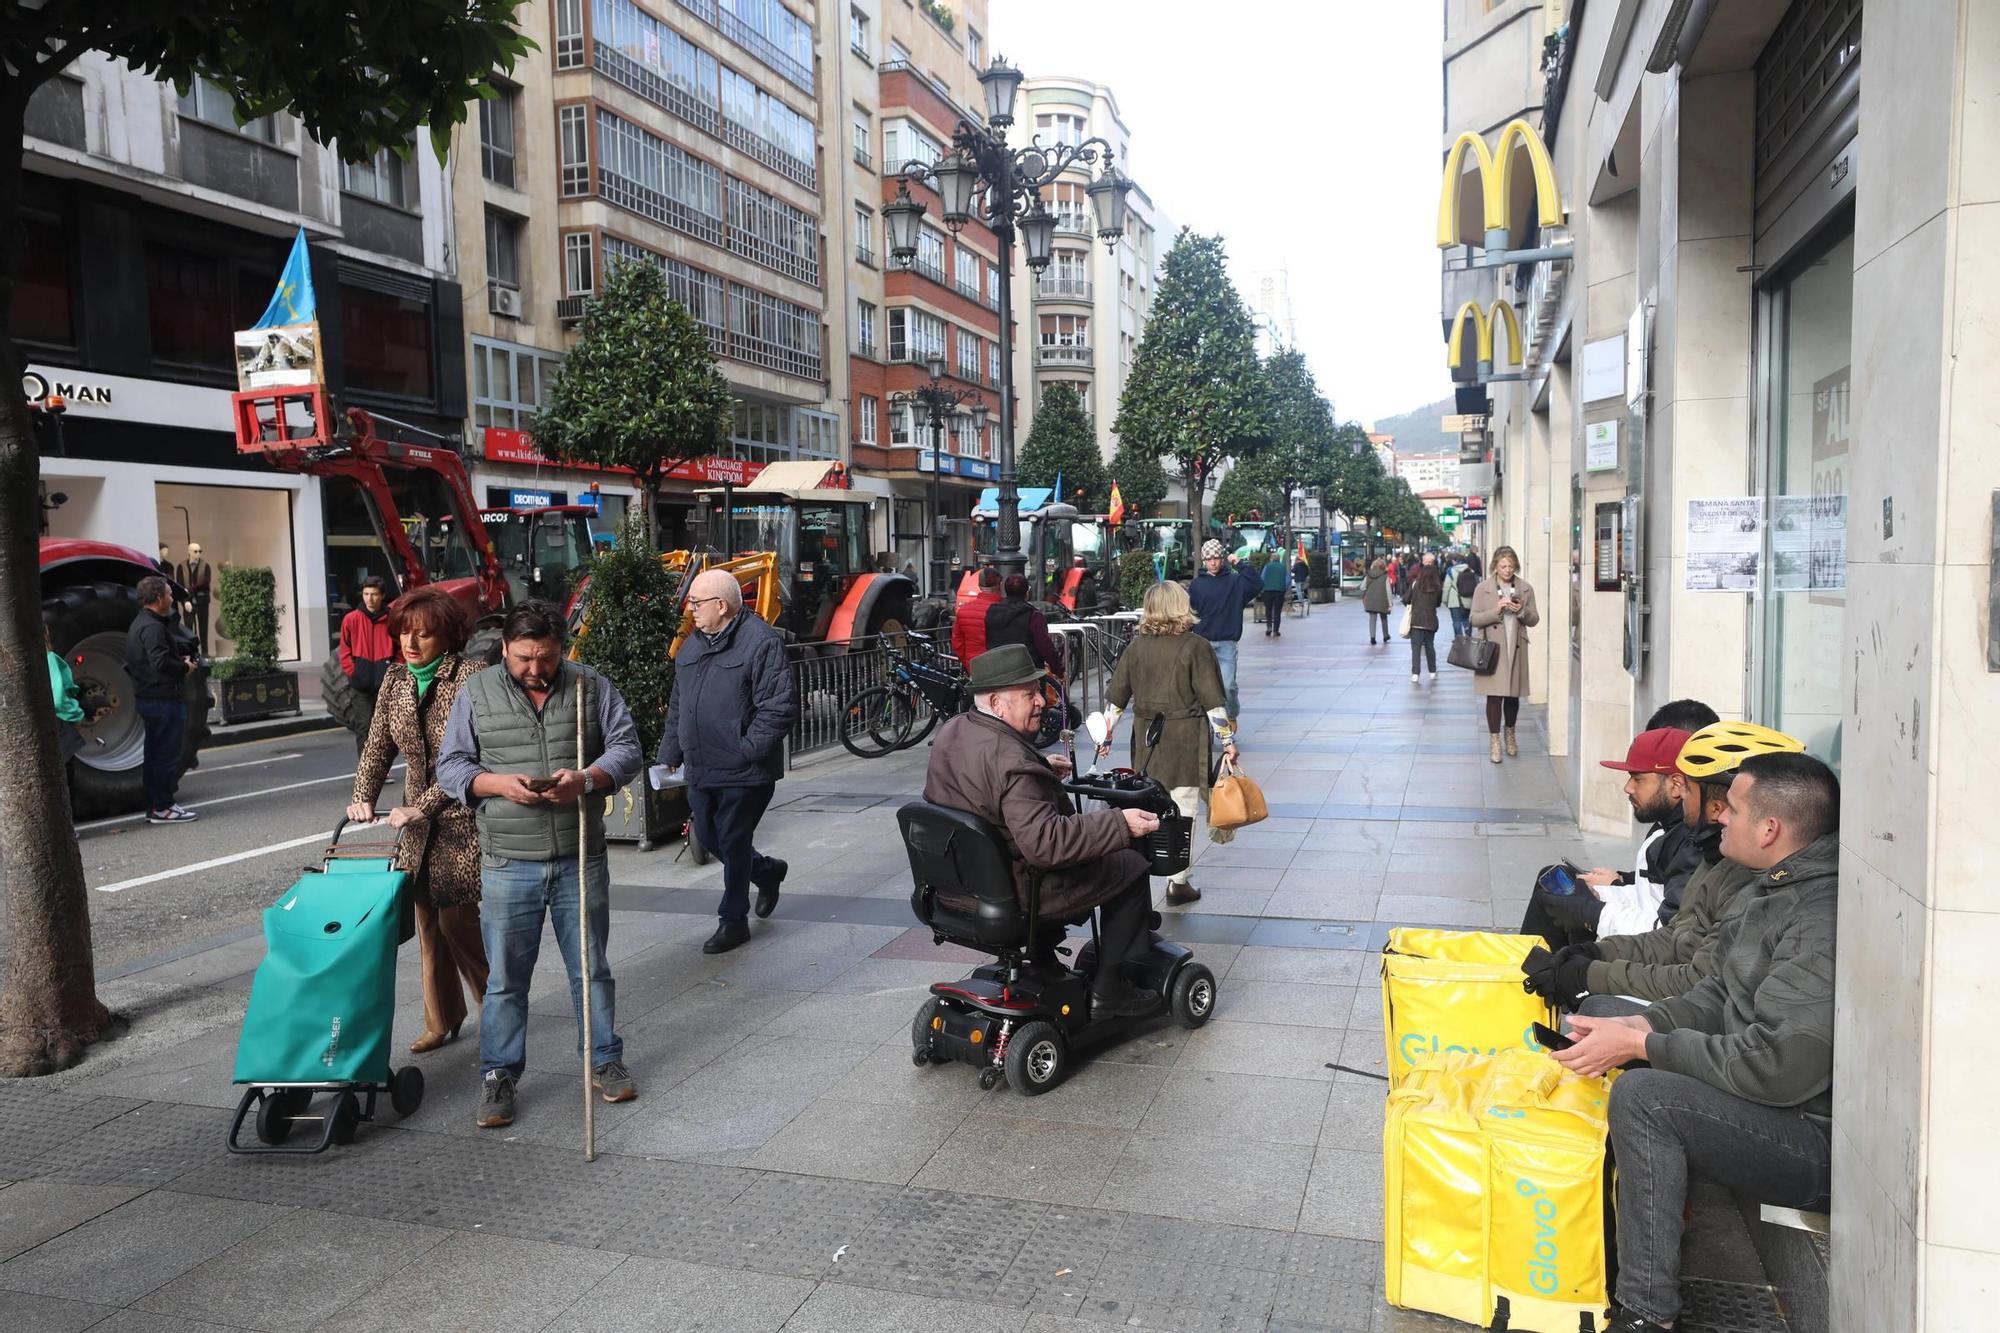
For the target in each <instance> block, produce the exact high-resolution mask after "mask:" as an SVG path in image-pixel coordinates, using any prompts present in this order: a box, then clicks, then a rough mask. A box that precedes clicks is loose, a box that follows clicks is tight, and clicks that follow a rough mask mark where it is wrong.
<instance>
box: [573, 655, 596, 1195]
mask: <svg viewBox="0 0 2000 1333" xmlns="http://www.w3.org/2000/svg"><path fill="white" fill-rule="evenodd" d="M587 679H588V677H586V676H585V675H584V674H583V673H582V672H581V671H579V672H578V673H577V677H576V771H577V772H579V773H582V772H585V771H587V770H586V769H585V768H584V766H583V691H584V685H585V682H586V681H587ZM589 799H590V793H589V792H585V793H583V794H582V795H580V796H578V797H577V798H576V901H577V923H576V952H577V961H578V962H579V963H581V964H582V966H583V1160H584V1161H586V1162H594V1161H596V1160H597V1098H596V1096H595V1095H594V1094H595V1092H596V1091H597V1090H596V1089H595V1088H593V1087H591V1086H590V1084H591V1078H592V1075H593V1074H594V1073H595V1071H594V1070H593V1069H592V1068H591V1065H590V1062H591V1060H592V1058H593V1057H595V1056H596V1054H597V1048H596V1047H595V1046H593V1045H592V1044H591V1040H590V880H589V877H588V875H587V873H586V872H585V870H584V860H585V858H586V857H587V856H589V854H590V836H589V835H590V812H589V811H588V810H587V809H586V808H585V806H584V802H585V801H588V800H589Z"/></svg>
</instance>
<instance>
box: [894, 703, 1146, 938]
mask: <svg viewBox="0 0 2000 1333" xmlns="http://www.w3.org/2000/svg"><path fill="white" fill-rule="evenodd" d="M1059 784H1060V779H1059V778H1057V777H1056V771H1055V769H1053V768H1051V767H1050V766H1049V761H1048V760H1046V759H1044V758H1043V757H1042V756H1041V755H1040V754H1039V753H1037V752H1036V750H1035V747H1034V746H1033V745H1032V744H1030V743H1029V740H1028V738H1027V737H1026V736H1023V735H1022V734H1021V733H1020V732H1018V731H1015V730H1014V729H1013V728H1012V727H1010V726H1008V725H1007V724H1006V723H1005V722H1002V721H1001V720H1000V719H999V718H996V717H989V716H988V715H986V714H985V713H977V712H975V713H961V714H959V715H958V716H957V717H955V718H953V719H951V721H949V722H947V723H945V724H944V726H943V728H942V729H941V730H939V732H938V736H937V740H936V741H935V742H934V743H933V744H932V746H931V764H930V772H929V773H927V774H926V775H925V777H924V799H925V800H926V801H930V802H931V803H933V804H935V805H945V806H950V807H951V808H952V809H954V810H963V811H965V812H967V813H968V814H974V815H978V816H979V817H980V818H981V819H983V820H985V821H986V822H987V823H989V824H991V825H993V827H994V828H996V829H998V830H1000V834H1001V837H1002V838H1004V839H1005V840H1006V842H1007V844H1008V851H1009V853H1010V854H1011V855H1012V857H1013V860H1014V893H1015V896H1016V897H1017V898H1018V899H1019V901H1020V903H1021V906H1022V908H1023V909H1024V910H1025V909H1026V907H1027V905H1028V871H1027V867H1028V866H1031V865H1032V866H1035V867H1037V868H1038V869H1040V870H1042V871H1043V872H1044V874H1043V875H1042V911H1041V914H1042V916H1044V917H1049V918H1054V919H1056V920H1061V921H1074V920H1081V919H1082V918H1083V917H1085V916H1087V915H1089V913H1090V909H1091V908H1093V907H1096V906H1097V905H1098V904H1100V903H1103V902H1107V901H1109V900H1110V899H1111V898H1113V897H1115V896H1116V895H1117V894H1118V893H1119V892H1121V891H1122V890H1124V889H1125V888H1127V887H1128V886H1129V885H1130V884H1131V883H1132V881H1133V880H1135V879H1138V878H1139V877H1140V876H1142V875H1144V874H1145V873H1146V861H1145V858H1144V857H1142V856H1140V855H1139V853H1138V852H1136V851H1134V850H1132V835H1131V834H1130V833H1129V832H1128V831H1127V830H1126V828H1125V817H1124V815H1122V814H1120V813H1119V812H1118V811H1116V810H1093V811H1091V812H1090V813H1089V814H1083V815H1080V814H1078V813H1077V812H1076V806H1075V805H1074V804H1073V803H1072V802H1071V801H1070V798H1069V795H1068V794H1067V793H1066V792H1064V791H1063V789H1062V787H1061V786H1060V785H1059Z"/></svg>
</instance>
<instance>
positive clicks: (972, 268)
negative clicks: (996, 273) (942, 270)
mask: <svg viewBox="0 0 2000 1333" xmlns="http://www.w3.org/2000/svg"><path fill="white" fill-rule="evenodd" d="M954 262H955V263H956V264H957V266H958V291H959V295H961V296H964V297H965V298H967V299H968V300H973V301H977V300H978V299H979V283H980V277H979V269H980V264H979V256H978V255H976V254H974V253H973V252H972V251H970V250H968V249H966V248H965V247H964V246H963V245H960V246H957V247H955V258H954Z"/></svg>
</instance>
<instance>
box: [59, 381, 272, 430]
mask: <svg viewBox="0 0 2000 1333" xmlns="http://www.w3.org/2000/svg"><path fill="white" fill-rule="evenodd" d="M21 393H22V396H23V397H25V398H26V399H27V400H28V405H29V406H30V407H36V406H40V405H41V404H43V403H46V402H48V401H49V400H50V399H52V398H60V399H61V400H62V403H63V406H64V407H66V408H68V409H69V410H70V413H71V420H75V419H76V418H77V417H79V416H81V417H84V418H87V419H95V420H101V421H131V422H137V423H139V424H141V425H147V426H172V427H175V428H177V429H185V430H219V431H229V432H231V433H232V434H233V432H234V431H235V422H234V421H233V420H231V418H230V415H229V391H228V390H227V389H211V388H208V387H206V386H204V385H199V384H176V383H174V382H172V381H171V380H145V379H138V378H136V377H134V376H131V375H103V374H97V373H94V372H81V373H80V372H78V371H74V370H66V369H63V368H61V367H57V366H35V365H31V366H29V367H28V368H27V371H26V373H24V374H23V375H22V376H21Z"/></svg>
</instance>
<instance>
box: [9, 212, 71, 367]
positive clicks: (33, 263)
mask: <svg viewBox="0 0 2000 1333" xmlns="http://www.w3.org/2000/svg"><path fill="white" fill-rule="evenodd" d="M21 223H22V234H21V241H22V247H21V266H20V268H19V270H18V271H17V274H16V277H15V279H14V336H15V337H16V338H18V339H20V340H21V341H22V342H28V343H51V344H54V345H56V346H60V347H74V346H75V345H76V304H75V297H74V292H75V285H74V283H73V282H72V280H71V277H70V242H69V233H68V231H67V229H66V228H64V226H63V224H62V222H61V221H60V220H59V219H58V218H55V217H53V216H50V215H48V214H45V213H29V214H26V215H25V216H24V217H23V218H22V219H21Z"/></svg>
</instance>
